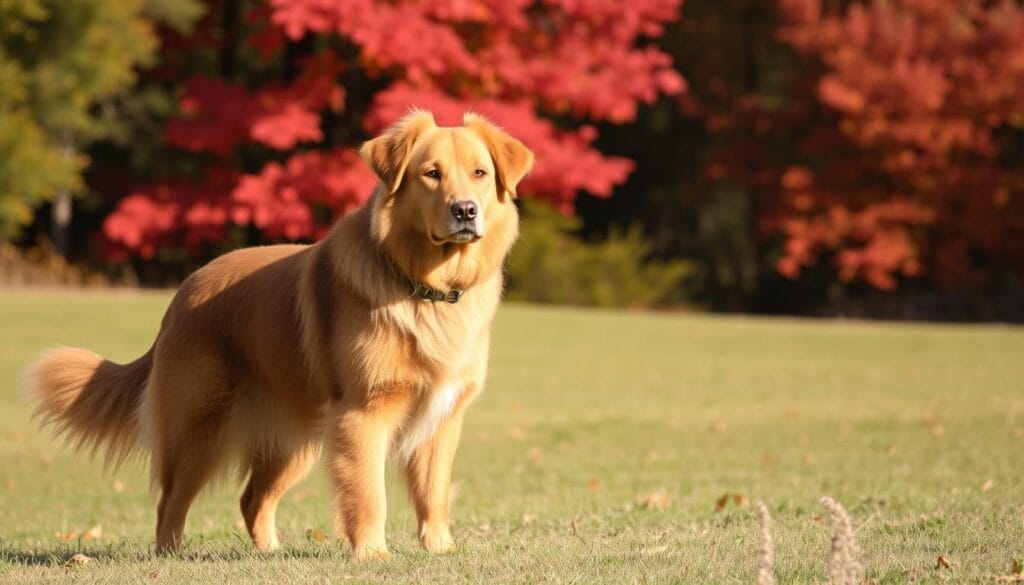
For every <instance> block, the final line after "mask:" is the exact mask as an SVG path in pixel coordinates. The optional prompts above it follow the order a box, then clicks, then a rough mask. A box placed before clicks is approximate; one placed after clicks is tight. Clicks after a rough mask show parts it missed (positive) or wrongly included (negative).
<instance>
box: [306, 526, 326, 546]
mask: <svg viewBox="0 0 1024 585" xmlns="http://www.w3.org/2000/svg"><path fill="white" fill-rule="evenodd" d="M306 540H311V541H313V542H327V540H328V536H327V534H326V533H325V532H324V531H323V530H321V529H320V527H319V526H314V527H313V528H307V529H306Z"/></svg>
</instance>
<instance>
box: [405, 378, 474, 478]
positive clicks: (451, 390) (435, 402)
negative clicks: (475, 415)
mask: <svg viewBox="0 0 1024 585" xmlns="http://www.w3.org/2000/svg"><path fill="white" fill-rule="evenodd" d="M462 390H463V388H462V386H458V385H455V384H445V385H444V386H442V387H440V388H438V389H437V390H435V391H434V392H432V393H431V394H430V395H429V396H425V397H424V398H423V400H422V401H421V402H420V406H419V410H417V411H416V412H414V413H413V414H412V416H411V417H410V418H409V421H408V422H406V423H405V426H404V427H403V428H402V430H401V433H400V435H399V438H398V444H397V445H395V454H396V455H397V456H398V459H399V461H401V462H403V463H404V462H407V461H409V460H410V459H411V458H412V455H413V453H415V452H416V448H417V447H419V446H420V445H421V444H423V442H424V441H426V440H427V439H430V438H431V437H433V436H434V433H436V432H437V428H438V427H439V426H441V423H442V422H443V421H444V419H446V418H448V415H450V414H451V413H452V409H453V408H455V401H456V400H458V398H459V395H460V394H462Z"/></svg>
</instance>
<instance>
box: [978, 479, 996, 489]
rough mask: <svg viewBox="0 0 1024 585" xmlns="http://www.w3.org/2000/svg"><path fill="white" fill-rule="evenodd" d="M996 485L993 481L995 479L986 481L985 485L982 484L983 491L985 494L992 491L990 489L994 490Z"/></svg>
mask: <svg viewBox="0 0 1024 585" xmlns="http://www.w3.org/2000/svg"><path fill="white" fill-rule="evenodd" d="M995 485H996V482H995V480H993V479H989V480H988V481H986V482H985V483H983V484H981V491H983V492H987V491H988V490H990V489H992V488H993V487H995Z"/></svg>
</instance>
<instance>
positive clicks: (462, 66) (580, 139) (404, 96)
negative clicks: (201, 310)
mask: <svg viewBox="0 0 1024 585" xmlns="http://www.w3.org/2000/svg"><path fill="white" fill-rule="evenodd" d="M680 4H681V0H636V1H634V2H630V3H628V4H625V5H623V4H622V3H620V2H618V0H590V1H588V2H578V1H576V0H543V1H539V2H534V1H531V0H459V1H454V2H453V1H450V0H395V1H392V2H379V1H373V0H269V1H267V2H260V3H254V4H245V5H244V6H243V5H242V3H241V2H240V0H211V1H210V10H209V11H208V14H207V17H206V18H204V19H203V21H202V22H200V23H199V24H198V26H196V27H195V29H194V30H193V32H192V33H191V34H190V35H188V36H181V35H177V34H174V33H166V34H165V35H164V40H165V43H164V51H163V53H162V64H161V65H160V66H159V67H157V68H156V69H155V70H154V71H153V72H151V73H150V75H151V76H152V77H154V78H159V79H162V80H174V79H176V78H178V77H181V76H182V75H186V74H188V73H190V72H189V71H188V70H189V66H188V63H190V62H192V61H202V59H194V58H191V57H193V56H194V55H195V54H197V53H199V52H203V51H205V54H206V55H210V54H211V53H212V54H216V53H218V52H219V53H220V54H221V70H220V71H219V72H218V71H205V72H203V71H193V72H191V73H192V74H189V75H188V77H187V80H186V81H185V83H184V84H183V87H182V88H181V98H180V103H179V106H180V114H178V115H176V116H175V117H173V118H172V119H171V120H169V121H168V122H167V125H166V129H165V140H166V143H167V144H168V145H170V146H172V147H174V148H176V149H179V150H182V151H187V152H191V153H195V160H196V161H197V163H196V164H197V165H198V169H199V170H198V171H196V172H192V173H191V174H189V175H186V176H177V177H168V178H166V179H165V180H160V181H156V182H151V183H148V184H144V185H140V186H139V187H138V188H136V189H134V190H133V191H132V192H131V193H130V194H128V196H127V197H125V198H124V199H122V200H121V202H120V204H119V206H118V207H117V209H116V210H115V211H114V212H113V213H112V214H111V215H109V216H108V217H107V219H106V221H105V222H104V225H103V235H104V238H105V240H106V246H105V250H106V251H107V255H108V257H109V258H125V257H127V256H128V255H131V254H135V255H138V256H141V257H143V258H148V257H152V256H153V254H155V253H156V252H157V251H158V250H160V249H161V248H175V247H181V248H184V249H186V250H188V251H190V252H192V253H196V252H197V251H198V250H199V249H200V246H201V245H202V244H204V243H215V244H216V243H221V242H224V241H226V240H227V239H228V238H229V235H230V234H229V231H230V229H231V226H253V227H255V228H256V229H257V230H258V231H259V233H260V234H261V236H262V238H264V239H268V240H277V239H287V240H311V239H315V238H318V237H320V236H321V235H322V234H323V232H324V230H325V229H326V228H327V227H328V226H329V224H330V222H331V221H332V219H333V218H334V217H335V216H336V215H337V214H340V213H345V212H346V211H348V210H350V209H352V208H353V207H355V206H357V205H359V204H360V203H361V202H362V201H363V200H364V199H365V198H366V197H368V196H369V194H370V192H371V190H372V187H373V184H374V179H373V177H372V175H371V174H370V172H369V170H368V169H367V168H366V167H365V165H364V164H363V163H362V161H361V160H359V158H358V156H356V155H355V153H354V149H353V147H355V146H358V142H359V141H360V140H362V139H364V138H366V137H367V136H371V135H373V134H375V133H376V132H378V131H379V130H380V129H382V128H383V127H385V126H386V125H388V124H389V123H391V122H392V121H394V120H395V119H397V118H398V117H400V116H401V115H403V114H404V113H405V112H407V111H408V110H409V108H411V107H421V108H424V109H429V110H431V111H433V112H434V113H435V116H436V117H437V118H438V121H439V123H442V124H457V123H458V121H459V120H460V119H461V115H462V113H463V112H464V111H466V110H468V109H472V110H474V111H477V112H480V113H483V114H485V115H487V116H488V117H490V118H492V119H493V120H494V121H495V122H497V123H499V124H501V125H503V126H504V127H506V128H507V129H508V130H510V131H511V132H512V133H514V134H515V135H516V136H518V137H519V138H521V139H522V140H523V141H524V142H526V144H528V145H529V146H530V147H531V148H533V149H534V151H535V152H536V154H537V160H538V163H537V166H536V169H535V171H534V173H533V174H532V175H531V177H530V178H529V179H528V181H527V182H526V183H524V185H523V187H522V189H521V192H522V193H524V195H526V196H529V197H539V198H542V199H546V200H548V201H550V202H552V203H554V204H555V205H557V206H559V207H561V208H563V209H565V210H570V209H571V207H572V204H573V201H574V199H575V198H576V196H577V195H578V194H579V193H581V192H586V193H589V194H591V195H595V196H600V197H606V196H609V195H610V194H611V192H612V190H613V188H614V187H615V186H616V185H618V184H621V183H622V182H623V181H625V179H626V177H627V176H628V175H629V173H630V171H631V170H632V168H633V163H632V161H629V160H627V159H623V158H619V157H613V156H605V155H603V154H601V153H600V152H599V151H597V150H596V149H595V148H594V146H593V142H594V140H595V139H596V137H597V131H596V129H595V128H594V127H593V126H592V125H589V124H586V123H582V124H581V123H580V121H581V120H592V121H608V122H612V123H622V122H626V121H629V120H632V119H633V118H634V117H635V116H636V111H637V107H638V104H640V103H648V102H651V101H653V100H655V99H656V98H657V97H658V96H659V95H662V94H673V93H679V92H682V91H683V90H684V88H685V84H684V81H683V79H682V77H681V76H680V75H679V73H677V72H676V71H675V70H674V69H673V68H672V63H671V60H670V59H669V57H668V56H667V55H666V54H664V53H662V52H661V51H659V50H657V49H656V48H654V47H653V46H650V45H647V44H645V43H644V42H643V39H649V38H652V37H657V36H658V35H660V34H661V33H662V24H663V23H665V22H666V21H670V20H673V19H675V18H676V17H677V14H678V11H679V7H680ZM233 12H238V13H241V18H240V19H238V22H236V23H234V25H233V26H229V25H228V24H225V23H230V22H231V19H230V18H227V17H226V15H231V14H232V13H233ZM238 37H240V38H241V39H242V42H240V43H238V45H239V46H240V48H239V47H235V46H233V45H232V42H233V41H235V40H236V39H237V38H238ZM236 49H237V50H236ZM224 55H228V56H229V59H228V60H230V61H231V63H232V66H231V67H227V66H225V64H224V61H225V60H226V59H225V57H224ZM207 60H209V59H207ZM240 60H242V61H244V67H242V66H239V65H238V64H237V63H236V62H237V61H240ZM193 69H194V68H193ZM226 69H231V70H232V71H230V72H229V71H225V70H226ZM345 80H350V81H352V83H353V84H355V85H359V87H358V88H356V89H357V90H358V93H359V95H357V96H353V95H352V93H353V92H352V90H353V87H352V86H351V85H346V81H345ZM366 86H372V90H371V91H370V92H369V93H367V90H366ZM553 120H557V121H558V122H557V123H556V122H555V121H553ZM346 121H347V122H346ZM346 124H347V125H346ZM352 126H355V127H354V128H353V127H352Z"/></svg>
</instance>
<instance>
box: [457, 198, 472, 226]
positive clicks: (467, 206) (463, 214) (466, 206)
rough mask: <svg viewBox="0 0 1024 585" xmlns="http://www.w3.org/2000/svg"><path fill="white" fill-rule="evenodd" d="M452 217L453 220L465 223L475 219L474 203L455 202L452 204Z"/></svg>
mask: <svg viewBox="0 0 1024 585" xmlns="http://www.w3.org/2000/svg"><path fill="white" fill-rule="evenodd" d="M452 215H454V216H455V219H458V220H462V221H465V220H467V219H473V218H475V217H476V203H473V202H472V201H456V202H455V203H452Z"/></svg>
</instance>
